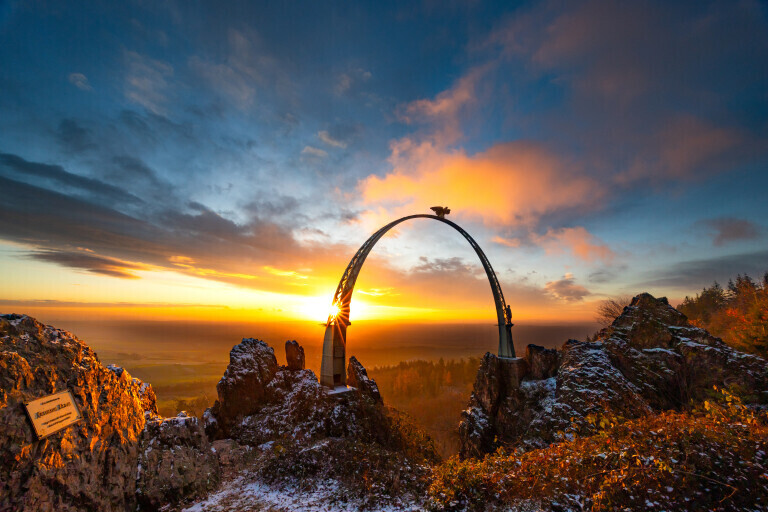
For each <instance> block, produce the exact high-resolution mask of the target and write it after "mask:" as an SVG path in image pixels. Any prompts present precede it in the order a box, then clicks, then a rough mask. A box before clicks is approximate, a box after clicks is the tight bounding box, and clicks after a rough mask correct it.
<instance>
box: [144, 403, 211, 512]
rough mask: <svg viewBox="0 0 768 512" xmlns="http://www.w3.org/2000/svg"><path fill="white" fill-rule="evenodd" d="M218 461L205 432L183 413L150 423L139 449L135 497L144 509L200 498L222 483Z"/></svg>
mask: <svg viewBox="0 0 768 512" xmlns="http://www.w3.org/2000/svg"><path fill="white" fill-rule="evenodd" d="M219 477H220V474H219V459H218V456H217V454H216V452H215V451H214V450H213V449H212V446H211V444H210V442H209V441H208V437H207V436H206V435H205V430H204V429H203V427H202V425H200V423H199V421H198V419H197V418H196V417H194V416H191V417H190V416H187V415H186V414H185V413H184V412H181V413H179V415H178V416H176V417H175V418H160V417H154V418H150V419H148V420H147V423H146V425H145V427H144V431H143V432H142V434H141V440H140V446H139V470H138V473H137V477H136V479H137V486H136V487H137V489H136V495H137V499H138V503H139V505H140V506H141V507H143V508H144V509H145V510H158V509H159V508H161V507H162V506H164V505H168V504H171V505H173V504H176V503H178V502H179V501H180V500H182V499H184V498H193V497H201V496H204V495H205V494H207V492H208V491H211V490H213V489H215V488H216V486H217V485H218V483H219Z"/></svg>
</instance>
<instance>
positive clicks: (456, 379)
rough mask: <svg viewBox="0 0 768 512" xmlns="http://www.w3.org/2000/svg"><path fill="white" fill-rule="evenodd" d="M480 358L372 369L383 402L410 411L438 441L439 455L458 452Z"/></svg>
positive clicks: (409, 363) (441, 360) (408, 412)
mask: <svg viewBox="0 0 768 512" xmlns="http://www.w3.org/2000/svg"><path fill="white" fill-rule="evenodd" d="M479 367H480V358H478V357H470V358H469V359H459V360H455V359H454V360H450V361H447V362H446V361H444V360H443V359H442V358H441V359H440V360H439V361H437V362H435V361H407V362H402V363H400V364H398V365H394V366H379V367H376V368H373V369H372V370H371V371H370V372H369V375H370V376H371V377H372V378H373V379H375V380H376V383H377V384H378V385H379V391H380V392H381V396H382V397H383V398H384V403H385V404H387V405H390V406H392V407H394V408H395V409H398V410H400V411H402V412H405V413H407V414H409V415H410V416H411V417H413V418H414V419H415V420H416V421H417V422H418V423H419V424H420V425H421V426H422V427H424V429H425V430H426V431H427V432H429V435H430V436H431V437H432V439H433V440H434V441H435V444H436V446H437V448H438V450H439V451H440V455H442V456H443V457H447V456H450V455H455V454H456V453H458V451H459V420H460V418H461V411H463V410H464V409H465V408H466V407H467V402H469V395H470V393H472V385H473V384H474V383H475V376H476V375H477V369H478V368H479Z"/></svg>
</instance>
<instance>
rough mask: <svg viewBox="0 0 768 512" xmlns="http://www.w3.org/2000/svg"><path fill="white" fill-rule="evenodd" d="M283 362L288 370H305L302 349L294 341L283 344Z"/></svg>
mask: <svg viewBox="0 0 768 512" xmlns="http://www.w3.org/2000/svg"><path fill="white" fill-rule="evenodd" d="M285 361H286V363H285V364H286V366H288V369H289V370H303V369H304V368H305V364H304V347H302V346H301V345H299V344H298V343H297V342H296V340H288V341H286V342H285Z"/></svg>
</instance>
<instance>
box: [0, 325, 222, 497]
mask: <svg viewBox="0 0 768 512" xmlns="http://www.w3.org/2000/svg"><path fill="white" fill-rule="evenodd" d="M66 389H69V390H70V391H71V392H72V395H73V396H74V399H75V402H76V404H77V406H78V408H79V410H80V413H81V415H82V420H81V421H80V422H78V423H76V424H74V425H72V426H70V427H68V428H66V429H64V430H61V431H59V432H57V433H55V434H52V435H51V436H49V437H47V438H45V439H42V440H38V439H37V438H36V436H35V434H34V431H33V429H32V425H31V424H30V422H29V420H28V419H27V418H26V415H25V412H24V409H23V407H24V406H23V403H24V402H25V401H29V400H33V399H36V398H39V397H41V396H45V395H48V394H52V393H54V392H58V391H63V390H66ZM156 416H157V404H156V401H155V394H154V391H152V387H151V386H150V385H149V384H146V383H143V382H141V381H140V380H139V379H134V378H131V376H130V374H129V373H128V372H127V371H125V370H124V369H122V368H119V367H116V366H109V367H105V366H104V365H102V364H101V363H100V362H99V359H98V357H97V355H96V353H95V352H94V351H93V350H92V349H91V348H90V347H89V346H88V345H86V344H85V343H84V342H82V341H81V340H79V339H78V338H76V337H75V336H74V335H72V334H71V333H69V332H66V331H63V330H60V329H56V328H54V327H51V326H46V325H43V324H41V323H39V322H37V321H36V320H34V319H33V318H30V317H27V316H22V315H0V510H14V511H16V510H20V511H21V510H30V511H32V510H34V511H48V510H50V511H53V510H83V511H85V510H136V507H137V500H136V490H137V477H139V485H140V488H144V489H152V488H153V486H154V487H156V486H157V485H161V484H155V483H153V480H154V479H155V478H157V479H159V481H162V482H164V483H163V484H162V485H165V486H166V488H165V490H164V492H165V493H166V495H168V494H172V493H174V492H176V493H177V494H178V495H183V494H184V493H185V492H186V488H185V487H184V486H183V485H181V487H174V486H176V485H177V482H176V481H175V480H174V479H173V478H169V476H168V474H166V473H165V472H164V467H167V466H169V465H170V466H174V465H175V466H178V465H180V464H184V463H186V462H187V461H188V458H187V454H186V453H179V452H177V451H176V444H175V443H170V442H169V443H159V444H157V445H156V449H157V454H158V456H159V459H157V460H160V459H162V460H164V461H166V464H165V466H163V465H162V464H160V465H156V466H155V467H153V470H152V472H151V473H150V472H147V473H144V477H141V476H140V475H139V467H138V461H139V455H140V453H142V454H144V455H143V456H146V455H147V454H146V453H144V452H145V451H146V449H147V447H146V446H144V445H143V444H142V439H149V438H151V437H152V436H151V434H148V433H147V432H145V425H146V424H149V425H151V424H153V423H154V422H156V421H161V420H156V419H155V418H156ZM147 419H150V421H149V422H147ZM179 437H183V435H182V434H181V433H179ZM200 441H201V444H200V445H195V443H190V444H189V446H190V447H191V446H193V445H194V446H195V447H196V449H201V450H203V451H204V450H205V449H206V446H205V443H203V442H202V440H200ZM205 442H207V441H205ZM177 454H180V455H182V458H180V459H178V460H177V459H175V457H176V455H177ZM153 457H154V456H153ZM153 460H154V459H153ZM147 463H148V464H149V465H150V466H151V465H152V464H153V462H152V461H150V460H149V459H148V460H147ZM206 464H207V465H205V467H209V468H212V470H213V465H211V464H210V463H209V462H206ZM144 467H145V468H146V467H147V466H144ZM190 467H191V468H192V469H190V470H191V471H196V470H197V468H196V467H195V464H191V465H190ZM216 470H217V467H216ZM177 491H178V492H177ZM150 509H154V507H150Z"/></svg>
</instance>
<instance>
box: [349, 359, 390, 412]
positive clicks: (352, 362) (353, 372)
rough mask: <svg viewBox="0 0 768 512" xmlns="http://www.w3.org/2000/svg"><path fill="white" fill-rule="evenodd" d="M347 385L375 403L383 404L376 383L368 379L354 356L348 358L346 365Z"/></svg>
mask: <svg viewBox="0 0 768 512" xmlns="http://www.w3.org/2000/svg"><path fill="white" fill-rule="evenodd" d="M347 385H348V386H351V387H353V388H357V389H358V391H359V392H360V393H362V394H363V395H366V396H368V397H370V398H371V399H372V400H373V401H374V402H376V403H379V404H383V403H384V400H382V398H381V394H380V393H379V386H378V385H377V384H376V381H375V380H373V379H371V378H369V377H368V371H367V370H366V369H365V367H363V365H362V364H360V361H358V360H357V358H356V357H355V356H352V357H350V358H349V364H348V365H347Z"/></svg>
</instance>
